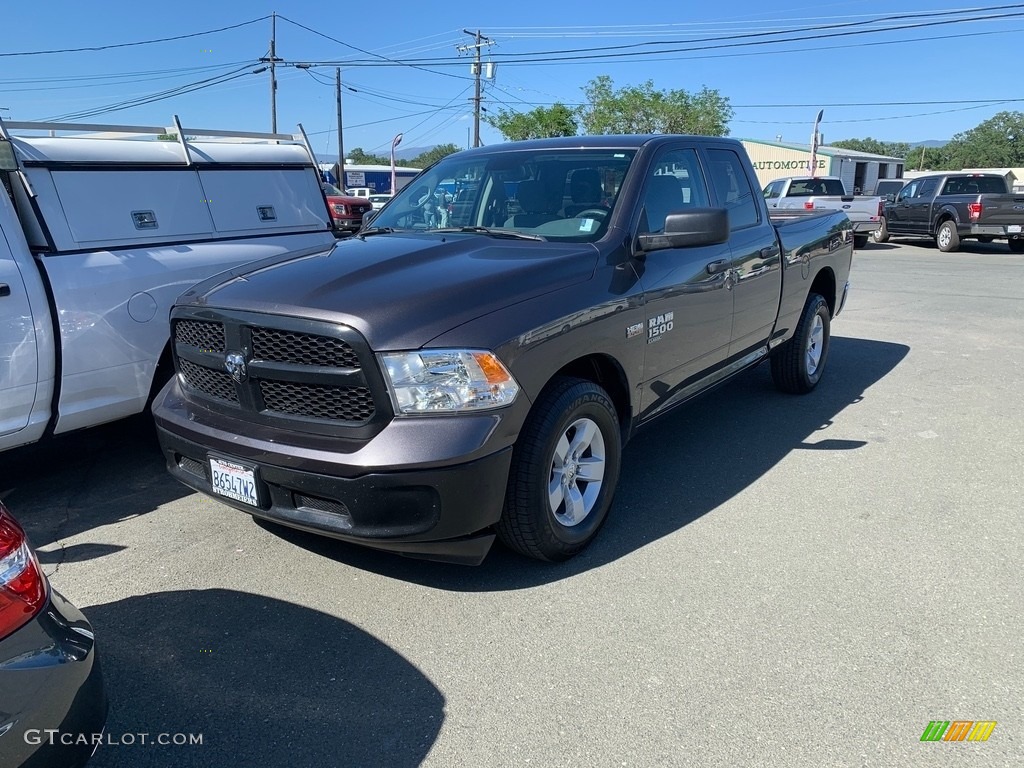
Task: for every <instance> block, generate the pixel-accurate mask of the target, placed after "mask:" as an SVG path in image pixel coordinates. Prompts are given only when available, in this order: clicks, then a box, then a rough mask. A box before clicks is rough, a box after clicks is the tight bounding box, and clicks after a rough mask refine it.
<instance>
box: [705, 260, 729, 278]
mask: <svg viewBox="0 0 1024 768" xmlns="http://www.w3.org/2000/svg"><path fill="white" fill-rule="evenodd" d="M731 266H732V262H731V261H729V260H728V259H719V260H718V261H712V262H711V263H710V264H708V265H707V266H706V267H705V269H706V270H707V271H708V274H709V275H717V274H718V273H720V272H725V271H726V270H727V269H729V267H731Z"/></svg>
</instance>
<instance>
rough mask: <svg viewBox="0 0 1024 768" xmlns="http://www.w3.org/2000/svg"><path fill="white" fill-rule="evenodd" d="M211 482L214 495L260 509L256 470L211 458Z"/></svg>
mask: <svg viewBox="0 0 1024 768" xmlns="http://www.w3.org/2000/svg"><path fill="white" fill-rule="evenodd" d="M210 480H211V482H212V484H213V491H214V493H219V494H220V495H221V496H227V497H228V498H229V499H234V500H235V501H241V502H243V503H245V504H250V505H252V506H254V507H258V506H259V504H260V499H259V496H258V495H257V493H256V470H255V469H253V468H251V467H244V466H242V465H241V464H236V463H234V462H232V461H224V460H223V459H215V458H213V457H212V456H211V457H210Z"/></svg>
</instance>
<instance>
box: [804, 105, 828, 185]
mask: <svg viewBox="0 0 1024 768" xmlns="http://www.w3.org/2000/svg"><path fill="white" fill-rule="evenodd" d="M824 114H825V110H824V109H819V110H818V116H817V117H816V118H815V119H814V131H813V132H812V133H811V159H810V162H809V163H808V166H809V167H808V169H807V170H808V172H809V173H810V174H811V178H812V179H813V178H814V177H815V176H816V175H817V173H818V126H819V125H820V124H821V118H822V115H824Z"/></svg>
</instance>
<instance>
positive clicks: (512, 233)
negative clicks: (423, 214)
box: [430, 227, 545, 242]
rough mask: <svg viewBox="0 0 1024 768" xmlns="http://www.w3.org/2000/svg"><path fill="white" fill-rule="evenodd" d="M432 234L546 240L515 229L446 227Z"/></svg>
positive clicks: (435, 230)
mask: <svg viewBox="0 0 1024 768" xmlns="http://www.w3.org/2000/svg"><path fill="white" fill-rule="evenodd" d="M430 231H431V232H469V233H475V234H480V235H490V236H491V237H510V238H512V239H513V240H540V241H542V242H543V241H544V240H545V238H543V237H541V236H540V235H528V234H526V233H525V232H518V231H516V230H514V229H491V228H490V227H444V228H442V229H432V230H430Z"/></svg>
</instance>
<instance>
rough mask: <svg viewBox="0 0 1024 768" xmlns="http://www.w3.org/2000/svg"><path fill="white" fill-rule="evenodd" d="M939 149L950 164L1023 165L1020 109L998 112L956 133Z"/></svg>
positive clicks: (1023, 122) (1023, 125)
mask: <svg viewBox="0 0 1024 768" xmlns="http://www.w3.org/2000/svg"><path fill="white" fill-rule="evenodd" d="M943 149H945V150H946V156H947V159H948V161H949V163H950V166H949V167H950V168H1016V167H1020V166H1024V112H1000V113H999V114H997V115H995V116H994V117H992V118H989V119H988V120H986V121H985V122H983V123H981V124H980V125H978V126H976V127H974V128H972V129H971V130H969V131H964V132H963V133H958V134H957V135H956V136H954V137H953V139H952V140H951V141H950V142H949V143H948V144H947V145H946V146H945V147H943Z"/></svg>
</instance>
